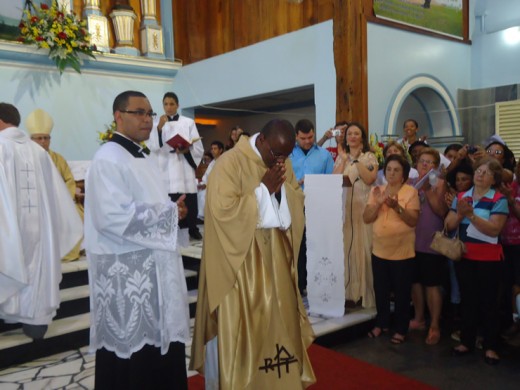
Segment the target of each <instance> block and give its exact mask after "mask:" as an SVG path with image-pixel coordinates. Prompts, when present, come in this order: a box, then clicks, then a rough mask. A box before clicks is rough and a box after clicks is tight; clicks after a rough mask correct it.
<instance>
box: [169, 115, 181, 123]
mask: <svg viewBox="0 0 520 390" xmlns="http://www.w3.org/2000/svg"><path fill="white" fill-rule="evenodd" d="M178 120H179V114H175V115H174V116H169V117H168V122H175V121H178Z"/></svg>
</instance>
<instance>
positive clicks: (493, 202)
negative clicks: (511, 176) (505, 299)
mask: <svg viewBox="0 0 520 390" xmlns="http://www.w3.org/2000/svg"><path fill="white" fill-rule="evenodd" d="M474 170H475V173H474V176H473V182H474V185H473V187H472V188H471V189H469V190H468V191H466V192H461V193H459V194H458V195H457V197H456V198H455V199H454V200H453V203H452V205H451V209H450V211H449V213H448V215H447V217H446V220H445V224H446V226H447V228H448V230H450V231H451V230H455V229H457V228H458V229H459V238H460V240H462V241H463V242H464V243H465V245H466V253H464V255H463V258H462V260H461V261H459V262H458V263H457V264H455V269H456V271H457V277H458V280H459V285H460V293H461V314H462V329H461V343H460V344H459V345H458V346H456V347H455V348H453V349H452V355H454V356H463V355H467V354H469V353H470V352H472V350H473V347H474V345H475V339H476V336H477V327H478V325H479V320H481V322H482V325H483V331H484V340H483V347H484V350H485V356H484V360H485V362H486V363H487V364H490V365H494V364H497V363H498V362H499V361H500V358H499V356H498V353H497V348H498V333H499V317H498V291H499V281H500V272H501V267H500V261H501V260H502V259H503V257H504V255H503V251H502V246H501V245H500V244H499V243H498V236H499V234H500V232H501V231H502V228H503V227H504V224H505V223H506V219H507V216H508V213H509V210H508V206H507V199H506V197H505V196H504V195H502V194H501V193H500V192H498V191H497V190H496V188H498V187H499V186H500V183H501V182H502V166H501V165H500V163H499V162H498V161H497V160H495V159H493V158H491V157H483V158H481V159H480V160H478V161H477V162H476V163H475V165H474ZM481 313H482V314H481ZM480 315H482V317H483V318H479V316H480Z"/></svg>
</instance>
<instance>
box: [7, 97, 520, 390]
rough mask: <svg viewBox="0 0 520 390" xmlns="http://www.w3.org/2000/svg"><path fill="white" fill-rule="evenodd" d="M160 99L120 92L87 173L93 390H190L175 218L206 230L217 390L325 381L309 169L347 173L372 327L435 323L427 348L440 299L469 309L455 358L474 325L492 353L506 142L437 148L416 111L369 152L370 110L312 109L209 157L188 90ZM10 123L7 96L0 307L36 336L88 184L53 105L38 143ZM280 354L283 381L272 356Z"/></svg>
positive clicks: (514, 200)
mask: <svg viewBox="0 0 520 390" xmlns="http://www.w3.org/2000/svg"><path fill="white" fill-rule="evenodd" d="M162 102H163V109H164V114H163V115H161V116H160V117H159V118H157V115H156V114H155V112H154V111H153V110H152V107H151V105H150V102H149V101H148V98H147V97H146V96H145V95H144V94H142V93H140V92H137V91H126V92H123V93H121V94H120V95H118V96H117V97H116V98H115V100H114V104H113V115H114V122H115V124H116V131H115V132H114V134H113V136H112V138H111V139H110V142H107V143H106V144H104V145H102V146H101V147H100V148H99V150H98V151H97V153H96V154H95V156H94V158H93V160H92V164H91V166H90V168H89V172H88V175H87V177H86V181H85V189H86V194H85V202H84V206H85V214H84V219H85V221H84V230H85V232H84V235H85V242H84V247H85V249H86V251H87V257H88V262H89V283H90V289H91V318H92V326H91V343H90V344H91V350H92V351H95V352H96V360H97V364H96V388H100V389H103V388H111V389H112V388H125V389H126V388H139V386H141V385H143V386H144V384H145V383H146V384H147V385H149V383H155V384H156V385H157V388H163V387H164V386H170V387H171V386H173V387H175V388H186V386H187V381H186V367H185V362H184V351H185V344H186V343H187V342H188V340H189V338H190V336H189V311H188V306H187V302H188V299H187V289H186V282H185V280H184V277H183V272H182V260H181V256H180V252H179V247H180V245H181V243H180V241H179V240H178V232H179V231H180V229H181V228H186V229H187V230H188V232H189V234H190V236H191V237H192V238H193V239H196V240H200V239H202V235H204V245H203V252H202V260H201V269H200V278H199V291H198V293H199V298H198V305H197V313H196V321H195V330H194V335H193V344H192V361H191V366H192V368H194V369H197V370H199V371H201V372H204V373H205V376H206V383H207V388H211V386H213V387H214V388H219V386H220V388H238V387H239V388H247V387H248V386H253V385H254V386H256V387H262V388H267V387H272V386H274V383H276V386H278V385H280V384H281V383H283V385H284V386H286V387H290V388H300V387H301V388H303V387H305V386H306V385H308V384H310V383H313V382H314V381H315V376H314V373H313V370H312V367H311V365H310V361H309V358H308V355H307V352H306V350H307V347H308V346H309V345H310V343H312V341H313V339H314V334H313V332H312V327H311V325H310V323H309V320H308V318H307V313H306V310H305V308H304V305H303V301H302V297H304V296H305V295H306V294H307V291H306V288H307V286H306V279H307V275H306V262H307V259H306V252H307V251H306V231H305V209H304V205H303V199H304V193H303V189H304V188H305V175H307V174H340V175H342V176H343V186H344V187H345V190H346V203H345V205H344V208H345V210H344V215H345V218H344V226H343V244H344V265H345V286H344V287H345V307H346V308H347V310H350V309H351V308H355V307H365V308H371V307H375V308H376V311H377V315H376V319H375V326H374V328H373V329H372V330H371V331H370V332H369V333H368V336H369V337H371V338H377V337H379V336H381V335H382V334H385V333H390V332H391V337H390V340H391V342H392V343H393V344H396V345H398V344H401V343H403V342H405V341H406V337H407V333H408V332H409V331H411V330H412V331H415V330H417V331H420V330H424V331H425V332H426V330H427V332H426V337H425V343H426V344H428V345H435V344H437V343H438V342H439V341H440V338H441V329H442V326H441V321H442V313H443V304H445V302H446V301H449V304H450V306H451V307H452V308H453V309H454V310H455V311H457V313H458V314H460V317H461V321H460V331H459V332H458V333H456V334H455V336H456V337H457V339H458V340H460V344H459V345H457V346H456V347H454V348H453V350H452V354H453V355H455V356H463V355H465V354H468V353H470V352H472V351H473V349H474V348H475V345H476V344H477V340H478V339H479V338H480V339H481V340H482V341H481V344H482V347H483V349H484V360H485V362H486V363H488V364H491V365H493V364H497V363H498V362H499V360H500V357H499V354H498V350H499V337H500V334H501V333H502V334H503V335H504V336H505V337H507V336H509V335H512V334H515V333H516V332H518V331H519V330H520V327H519V325H518V321H517V320H515V318H518V311H519V310H520V299H519V298H518V297H519V296H520V257H519V255H520V220H519V218H520V188H519V183H520V168H519V166H520V164H518V165H517V164H516V160H515V157H514V155H513V153H512V152H511V150H510V149H509V148H508V147H507V146H506V145H505V143H504V142H503V141H502V140H501V139H499V138H497V137H496V136H495V137H494V138H493V139H491V140H490V141H489V142H488V144H487V145H486V147H485V148H482V147H472V146H468V145H459V144H452V145H449V146H448V147H447V148H446V149H445V150H444V153H439V152H438V151H437V150H436V149H434V148H432V147H430V146H429V145H428V141H427V139H426V137H419V135H418V133H419V125H418V123H417V122H416V121H415V120H413V119H409V120H407V121H405V123H404V126H403V138H401V139H397V140H389V141H388V142H387V143H386V145H385V146H384V148H383V153H382V155H383V159H382V160H378V157H376V154H375V150H373V147H372V146H371V145H370V143H369V138H368V133H367V130H366V129H364V127H363V126H362V125H361V124H360V123H356V122H350V123H349V122H347V121H340V122H338V123H337V124H336V125H335V126H334V128H332V129H329V130H327V131H326V132H325V133H324V135H323V137H322V138H321V139H320V140H318V141H316V132H315V128H314V124H313V123H312V122H311V121H310V120H307V119H302V120H300V121H298V122H297V123H296V125H295V126H294V127H293V125H292V124H291V123H289V122H288V121H285V120H272V121H269V122H268V123H267V124H266V125H265V126H264V127H263V128H262V129H261V130H260V132H258V133H256V134H253V135H250V134H249V133H247V132H244V131H243V130H242V129H241V128H240V127H239V126H236V127H234V128H233V129H231V131H230V133H229V139H228V142H227V143H226V144H224V143H223V142H220V141H217V140H215V141H213V142H211V145H210V150H209V151H207V152H204V148H203V144H202V141H201V138H200V135H199V133H198V130H197V127H196V126H195V123H194V121H193V120H192V119H189V118H187V117H184V116H182V115H179V114H178V112H177V111H178V108H179V99H178V97H177V95H176V94H175V93H173V92H168V93H166V94H165V95H164V97H163V101H162ZM19 124H20V115H19V113H18V111H17V110H16V108H15V107H14V106H12V105H10V104H6V103H1V104H0V152H1V154H0V156H1V160H0V162H1V164H0V165H1V168H2V169H1V170H0V179H1V180H2V183H1V186H0V189H1V191H2V193H1V197H0V200H1V202H0V216H2V221H3V222H4V223H5V224H6V227H7V229H6V231H7V232H8V233H7V234H4V235H3V238H2V240H5V243H7V242H8V241H9V245H7V244H2V247H1V251H4V250H6V248H7V247H8V246H9V258H16V259H17V262H16V265H15V266H13V265H9V264H8V263H6V262H0V281H1V282H2V283H1V285H0V318H2V319H3V320H5V321H9V322H21V323H23V324H24V330H25V331H26V333H27V334H28V335H30V336H31V337H33V338H41V337H43V334H44V333H45V328H46V326H47V325H48V324H49V323H50V321H51V320H52V317H53V316H54V315H55V313H56V309H57V307H58V305H59V300H58V299H57V288H58V284H57V283H56V282H57V281H58V282H59V279H60V273H59V262H60V259H62V258H64V259H65V260H69V259H73V258H77V257H78V256H79V245H80V244H81V242H80V238H81V227H82V226H83V223H82V222H81V219H80V216H81V217H83V196H82V195H81V194H78V191H77V190H76V189H75V188H74V186H73V184H74V183H73V182H74V180H73V178H71V174H70V170H69V169H68V168H67V167H66V162H65V160H64V159H63V158H62V157H61V156H60V155H58V154H57V153H55V152H53V151H52V150H50V149H49V144H50V132H51V130H52V127H53V123H52V118H50V116H49V115H48V114H47V113H45V112H44V111H42V110H36V111H35V112H33V113H31V115H29V117H28V118H27V121H26V127H27V129H28V130H29V132H30V134H31V137H30V138H29V137H28V136H27V135H25V134H24V133H23V132H22V131H20V130H19V129H18V128H17V127H18V126H19ZM31 139H32V141H34V142H31ZM332 140H335V141H336V146H332ZM145 142H146V144H144V143H145ZM327 142H328V147H326V148H325V147H323V146H324V145H325V144H326V143H327ZM37 143H38V144H39V145H41V146H42V148H40V147H39V146H37V145H36V144H37ZM289 161H290V163H288V162H289ZM42 178H46V179H45V180H42ZM9 183H17V185H16V186H15V187H16V188H14V187H12V185H10V184H9ZM9 188H12V190H9V191H8V189H9ZM67 188H68V191H67ZM107 194H110V196H107ZM80 200H81V201H80ZM75 204H76V205H75ZM58 205H59V206H58ZM76 209H77V210H76ZM60 210H61V211H60ZM64 210H68V211H67V213H65V212H64ZM71 210H72V211H71ZM67 215H68V216H70V215H73V218H69V219H67V218H65V217H66V216H67ZM201 219H202V220H203V223H204V231H203V232H200V231H199V228H198V226H197V222H199V224H200V220H201ZM78 227H79V228H78ZM437 231H446V232H447V233H448V234H451V235H456V236H457V237H458V238H459V239H460V240H461V241H462V242H464V244H465V247H466V251H465V253H464V254H463V256H462V259H461V260H460V261H452V260H449V259H447V258H445V257H444V256H443V255H441V254H440V253H438V252H436V251H435V250H433V249H432V248H431V244H432V237H433V233H435V232H437ZM22 241H23V242H24V243H26V242H45V243H46V244H45V245H44V246H43V249H42V248H40V247H39V246H38V245H32V246H31V245H29V246H28V245H26V244H25V245H22ZM2 255H4V253H3V252H2ZM5 255H6V256H2V258H7V252H6V253H5ZM45 264H47V265H45ZM48 264H51V266H48ZM43 269H45V270H46V272H42V271H41V270H43ZM51 284H53V286H51ZM391 300H393V302H394V314H393V316H392V315H391V310H390V307H391V305H390V301H391ZM411 302H412V303H413V317H412V316H411V311H410V303H411ZM282 356H283V359H285V360H284V361H286V363H284V364H286V366H287V367H286V368H284V375H283V376H282V380H281V381H280V377H279V374H278V373H277V371H276V370H273V369H272V366H270V365H269V364H268V363H267V362H269V361H273V359H281V357H282ZM238 361H240V362H241V364H236V362H238ZM291 364H294V366H291ZM143 371H144V372H143ZM296 384H297V385H296Z"/></svg>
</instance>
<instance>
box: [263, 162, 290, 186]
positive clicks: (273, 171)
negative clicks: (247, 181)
mask: <svg viewBox="0 0 520 390" xmlns="http://www.w3.org/2000/svg"><path fill="white" fill-rule="evenodd" d="M285 171H286V168H285V163H284V162H280V161H278V162H276V164H274V165H273V166H272V167H270V168H269V169H268V170H267V172H266V173H265V175H264V177H263V178H262V183H264V185H265V186H266V187H267V189H268V190H269V193H270V194H274V193H277V192H279V191H280V189H281V188H282V185H283V183H284V182H285V179H286V177H285Z"/></svg>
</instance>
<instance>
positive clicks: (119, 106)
mask: <svg viewBox="0 0 520 390" xmlns="http://www.w3.org/2000/svg"><path fill="white" fill-rule="evenodd" d="M131 97H143V98H146V95H145V94H144V93H142V92H139V91H125V92H121V93H120V94H119V95H117V96H116V98H115V99H114V104H113V105H112V113H114V114H115V113H116V111H124V110H126V108H127V107H128V99H129V98H131Z"/></svg>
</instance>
